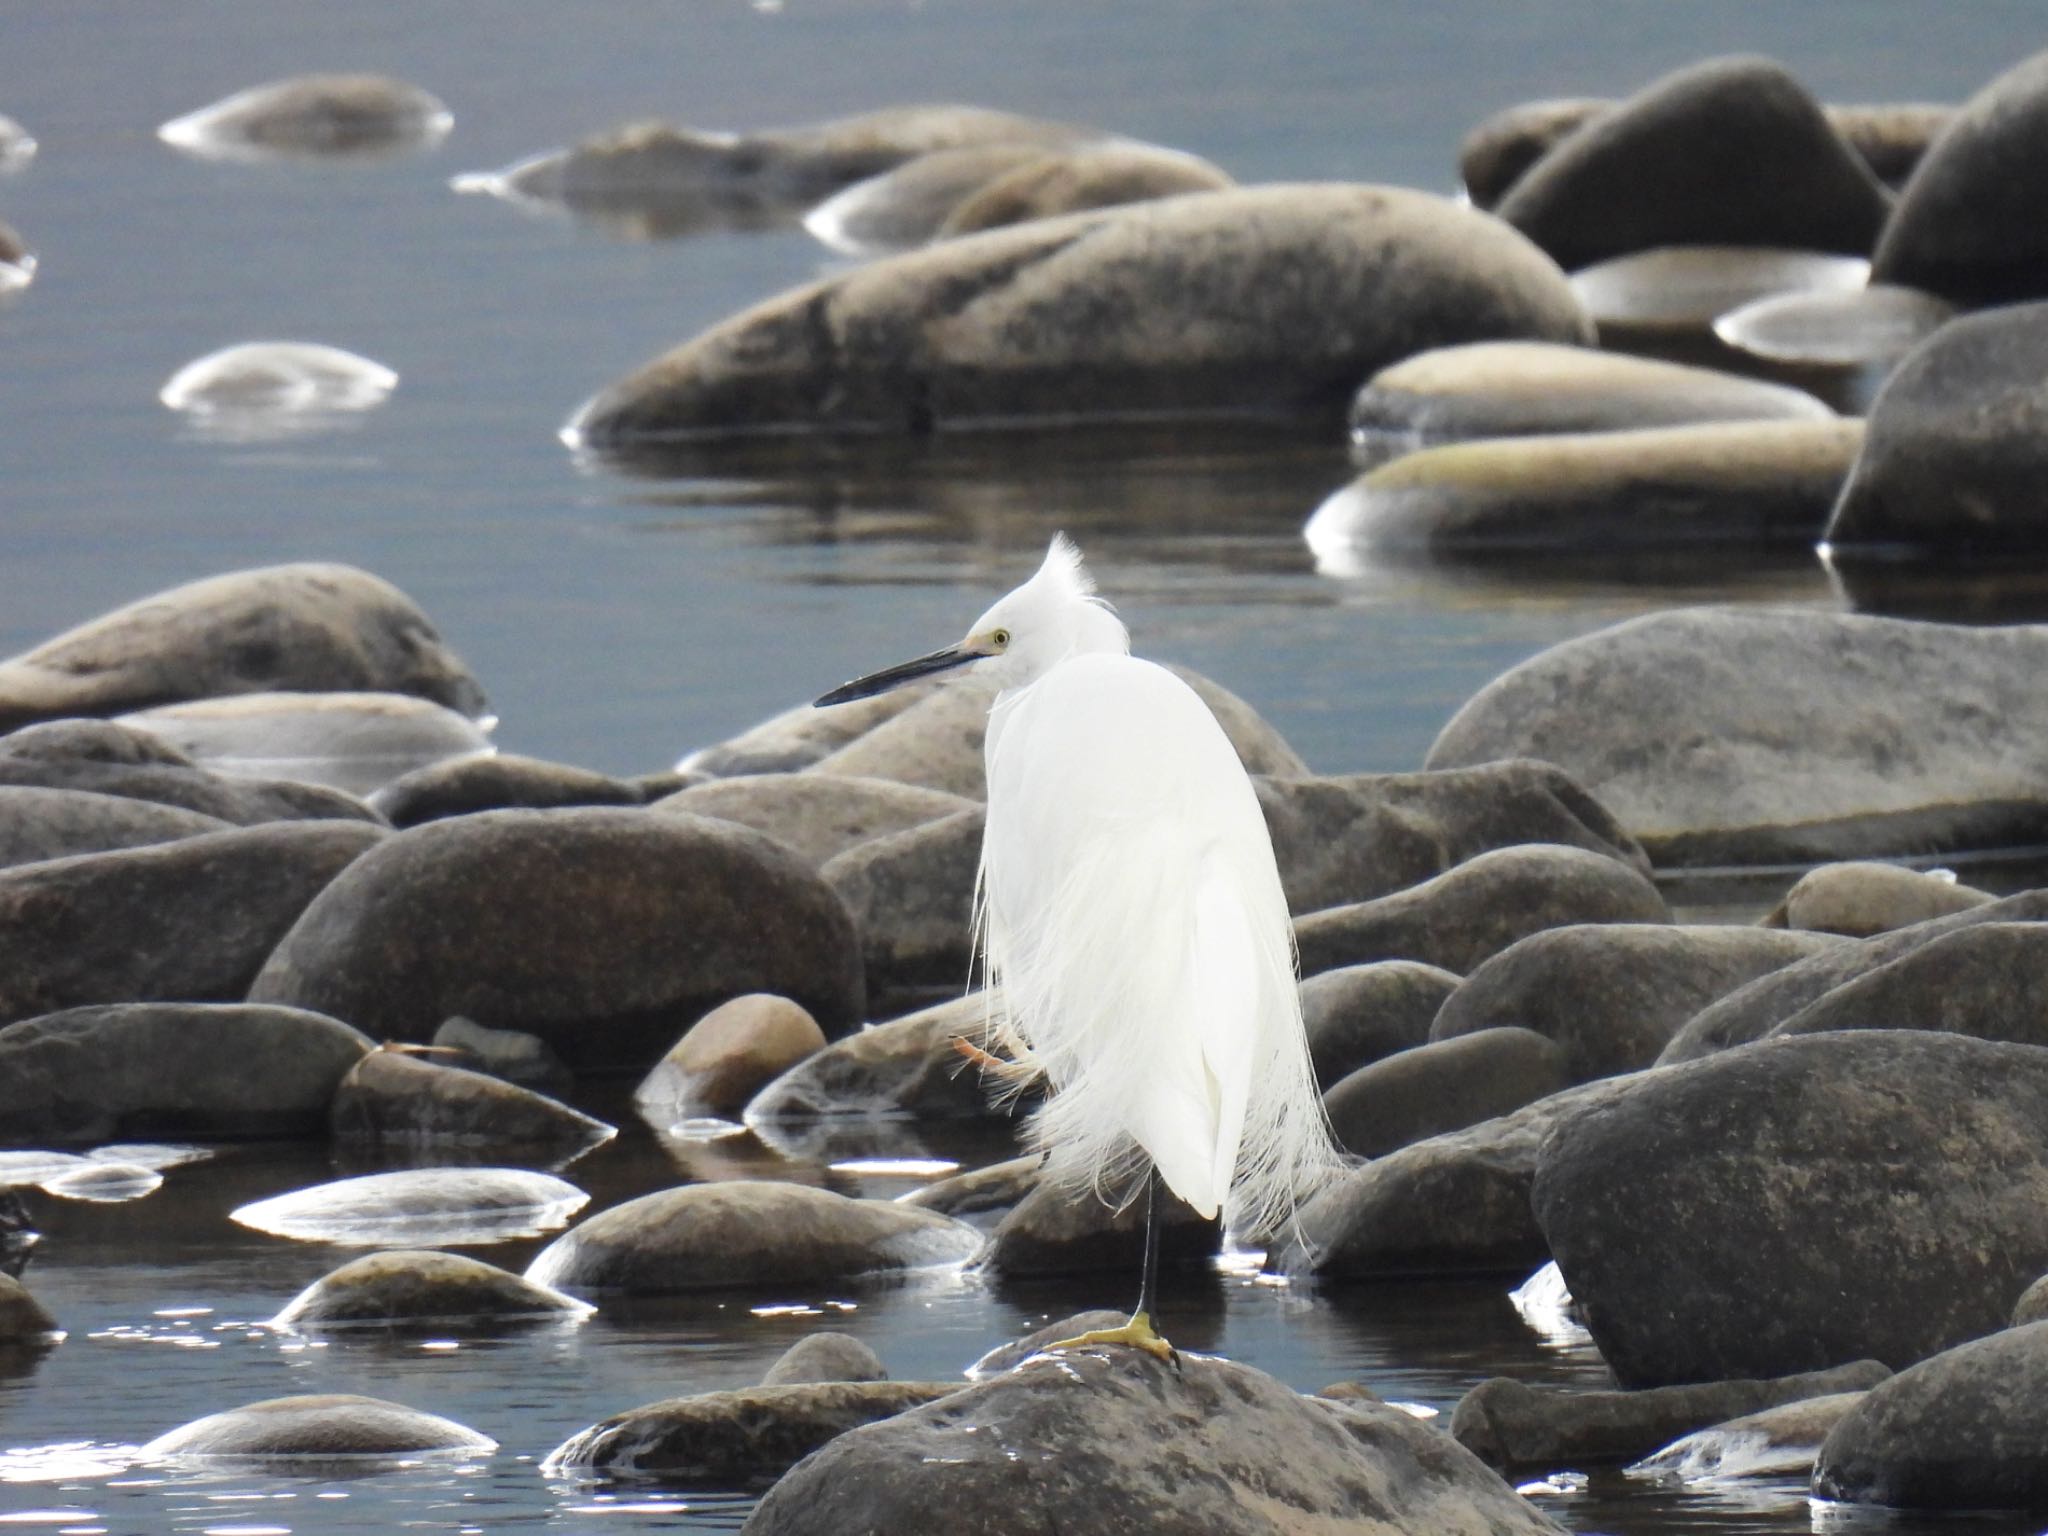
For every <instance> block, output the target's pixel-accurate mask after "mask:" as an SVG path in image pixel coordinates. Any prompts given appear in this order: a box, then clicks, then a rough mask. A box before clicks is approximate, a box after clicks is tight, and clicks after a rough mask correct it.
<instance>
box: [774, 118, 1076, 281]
mask: <svg viewBox="0 0 2048 1536" xmlns="http://www.w3.org/2000/svg"><path fill="white" fill-rule="evenodd" d="M1045 153H1046V151H1045V148H1044V147H1043V146H1042V145H1037V144H1028V143H1027V144H1015V143H1013V144H976V145H971V146H967V147H964V148H960V149H940V150H934V151H932V153H930V154H928V155H919V156H918V157H917V158H916V159H914V160H906V161H904V162H903V164H901V165H899V166H895V167H893V168H892V169H890V170H886V171H883V172H882V173H881V174H880V175H878V176H870V177H868V178H867V179H866V180H864V181H857V182H855V183H854V184H853V185H852V186H850V187H848V188H846V189H845V190H844V191H842V192H837V193H834V194H833V195H832V196H831V197H829V198H827V199H826V200H825V201H824V202H822V203H820V204H818V206H817V207H815V208H813V209H812V210H811V211H810V212H809V213H807V214H805V215H804V228H805V229H808V230H809V231H810V232H811V233H812V234H813V235H815V236H816V237H817V238H818V239H820V240H822V241H823V242H824V243H825V244H826V245H829V246H830V247H832V249H833V250H835V251H843V252H845V253H846V254H848V255H850V256H876V255H881V254H884V253H886V252H891V251H907V250H910V249H911V248H912V247H914V246H919V245H923V244H924V243H925V242H926V241H927V240H930V239H932V238H933V237H935V236H936V235H937V234H938V233H939V230H940V229H941V228H942V227H943V226H944V225H945V223H946V218H947V215H949V214H951V213H952V212H953V210H954V209H955V208H957V207H959V206H960V204H961V202H962V201H963V200H965V199H967V198H969V197H971V196H973V194H974V193H976V192H978V191H979V190H980V189H981V188H982V187H984V186H986V185H988V184H989V183H990V182H991V181H994V180H996V179H998V178H999V177H1001V176H1002V175H1003V174H1004V173H1006V172H1008V171H1014V170H1016V169H1017V168H1018V167H1019V166H1025V165H1031V164H1035V163H1036V162H1038V161H1039V160H1042V159H1044V158H1045Z"/></svg>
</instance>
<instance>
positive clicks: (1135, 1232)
mask: <svg viewBox="0 0 2048 1536" xmlns="http://www.w3.org/2000/svg"><path fill="white" fill-rule="evenodd" d="M1160 1221H1161V1227H1160V1247H1159V1262H1160V1265H1161V1267H1162V1268H1166V1269H1174V1268H1182V1269H1186V1268H1195V1269H1201V1268H1206V1267H1207V1266H1209V1265H1210V1264H1211V1263H1212V1262H1213V1261H1214V1259H1215V1257H1216V1254H1217V1251H1218V1250H1219V1249H1220V1248H1221V1247H1222V1245H1223V1228H1222V1225H1221V1223H1219V1222H1218V1221H1217V1220H1215V1218H1213V1217H1211V1218H1206V1219H1205V1218H1204V1217H1201V1216H1199V1215H1197V1214H1196V1213H1195V1212H1194V1210H1193V1209H1191V1208H1190V1207H1189V1206H1188V1205H1187V1204H1186V1203H1185V1202H1184V1201H1182V1200H1180V1199H1179V1198H1178V1197H1176V1196H1174V1195H1172V1194H1167V1195H1166V1196H1165V1204H1164V1206H1163V1207H1162V1209H1161V1212H1160ZM1144 1257H1145V1198H1144V1195H1143V1194H1142V1193H1139V1194H1138V1195H1137V1197H1136V1198H1134V1199H1132V1200H1130V1201H1129V1202H1128V1203H1127V1204H1125V1205H1124V1206H1123V1207H1122V1208H1121V1209H1117V1208H1113V1207H1111V1206H1110V1205H1108V1204H1107V1203H1105V1202H1104V1201H1103V1200H1102V1198H1101V1197H1100V1196H1098V1195H1097V1194H1096V1193H1095V1191H1094V1190H1092V1189H1065V1188H1062V1187H1061V1186H1059V1185H1056V1184H1047V1183H1039V1184H1036V1185H1034V1186H1033V1188H1032V1190H1031V1192H1030V1193H1029V1194H1027V1195H1026V1196H1025V1197H1024V1198H1023V1199H1022V1200H1020V1201H1018V1202H1017V1204H1016V1205H1015V1206H1013V1207H1012V1208H1011V1209H1010V1210H1009V1211H1008V1212H1007V1213H1005V1215H1004V1216H1003V1219H1002V1220H1001V1221H1000V1222H998V1223H997V1224H996V1229H995V1233H994V1235H993V1237H991V1238H990V1240H989V1246H988V1252H987V1254H986V1255H985V1256H984V1259H983V1263H984V1265H985V1266H986V1267H987V1268H988V1269H990V1270H992V1271H993V1272H995V1273H996V1274H998V1275H1003V1276H1007V1277H1009V1278H1011V1279H1021V1278H1024V1277H1026V1276H1042V1275H1099V1274H1115V1275H1125V1274H1128V1275H1135V1274H1137V1273H1138V1271H1139V1269H1140V1267H1141V1265H1142V1263H1143V1261H1144Z"/></svg>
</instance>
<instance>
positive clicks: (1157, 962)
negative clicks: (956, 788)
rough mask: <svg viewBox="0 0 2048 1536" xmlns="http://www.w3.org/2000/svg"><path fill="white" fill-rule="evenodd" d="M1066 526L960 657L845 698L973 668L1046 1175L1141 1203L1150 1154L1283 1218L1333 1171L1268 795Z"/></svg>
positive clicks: (1001, 991) (1238, 1220) (1021, 1049)
mask: <svg viewBox="0 0 2048 1536" xmlns="http://www.w3.org/2000/svg"><path fill="white" fill-rule="evenodd" d="M1129 652H1130V646H1129V638H1128V636H1127V634H1126V632H1125V630H1124V627H1123V625H1122V624H1121V623H1120V622H1119V621H1118V620H1117V618H1116V615H1115V614H1114V613H1112V612H1111V611H1110V609H1109V608H1108V606H1107V605H1106V604H1104V603H1103V602H1102V601H1101V600H1100V599H1098V598H1097V597H1096V596H1095V595H1094V587H1093V584H1092V583H1091V582H1090V580H1089V578H1088V575H1087V572H1086V571H1085V570H1084V569H1083V567H1082V565H1081V558H1080V554H1079V552H1078V551H1077V550H1076V549H1075V548H1074V546H1073V545H1072V544H1071V543H1070V542H1068V541H1067V539H1066V538H1065V537H1064V536H1061V537H1060V538H1057V539H1055V540H1054V541H1053V545H1052V548H1051V550H1050V551H1049V552H1048V554H1047V555H1046V559H1045V563H1044V565H1043V566H1041V567H1040V569H1039V571H1038V573H1037V574H1036V575H1034V576H1033V577H1032V578H1031V579H1030V580H1029V581H1027V582H1026V583H1025V584H1024V585H1023V586H1021V587H1019V588H1017V589H1016V590H1015V591H1014V592H1011V593H1010V594H1009V595H1008V596H1006V597H1004V598H1002V599H1001V600H1000V601H998V602H997V603H996V604H995V605H994V606H993V607H992V608H990V609H989V610H988V612H987V613H985V614H983V615H982V617H981V618H980V619H979V620H977V621H976V623H975V625H974V627H973V628H972V629H971V630H970V631H969V632H968V635H967V638H966V639H965V640H964V641H962V642H961V643H960V644H959V645H957V646H954V647H952V648H950V649H948V650H946V651H940V652H935V653H933V654H932V655H931V656H928V657H923V658H920V659H919V660H918V661H916V662H911V663H907V664H906V665H905V666H903V667H900V668H894V669H891V670H890V672H888V673H880V674H876V675H875V677H874V678H870V679H863V680H862V681H861V682H860V683H857V684H848V685H847V687H846V688H845V689H842V690H838V691H837V692H835V693H834V694H831V695H828V696H827V699H826V700H825V701H821V702H829V701H831V700H833V699H837V698H842V697H857V696H859V694H860V692H861V691H873V689H874V688H875V687H876V686H890V685H891V684H892V683H894V682H896V681H902V680H904V679H906V678H908V677H910V676H916V675H921V674H923V673H927V672H933V671H938V670H941V669H943V668H945V667H948V666H957V665H964V664H966V663H968V662H972V663H973V664H974V665H975V667H976V670H977V671H981V672H984V673H989V674H993V676H994V677H995V679H996V681H997V682H998V685H999V687H1000V692H999V693H998V695H997V697H996V701H995V704H994V707H993V708H992V709H991V711H990V714H989V724H988V742H987V749H986V751H987V763H988V823H987V830H986V832H985V834H984V836H983V841H982V855H981V873H980V882H979V888H978V897H977V914H976V916H977V926H978V928H979V935H980V943H981V949H982V954H983V957H984V960H985V963H986V968H987V975H988V981H989V997H990V1005H991V1011H992V1024H993V1026H994V1035H995V1039H996V1041H997V1043H999V1044H1000V1045H1002V1046H1004V1047H1006V1048H1007V1051H1008V1054H1009V1055H1010V1056H1011V1057H1013V1058H1014V1059H1016V1060H1017V1061H1018V1063H1019V1065H1020V1067H1021V1068H1022V1069H1023V1070H1026V1071H1037V1072H1041V1073H1043V1075H1044V1076H1045V1078H1046V1079H1047V1081H1048V1083H1049V1085H1050V1087H1051V1089H1052V1093H1051V1095H1050V1097H1049V1099H1048V1101H1047V1102H1046V1104H1045V1105H1044V1107H1043V1108H1041V1109H1040V1110H1039V1111H1038V1113H1037V1114H1036V1116H1035V1117H1034V1119H1033V1121H1032V1129H1031V1135H1032V1139H1033V1141H1034V1143H1035V1144H1036V1145H1037V1146H1038V1147H1040V1148H1041V1149H1042V1150H1043V1151H1044V1153H1045V1156H1046V1164H1045V1168H1046V1174H1047V1176H1048V1177H1050V1178H1052V1179H1055V1180H1057V1181H1059V1182H1061V1183H1063V1184H1066V1185H1069V1186H1074V1187H1093V1188H1094V1189H1096V1190H1097V1191H1098V1192H1099V1193H1102V1194H1103V1195H1104V1196H1105V1198H1109V1199H1111V1200H1120V1199H1123V1198H1128V1196H1129V1195H1130V1194H1132V1193H1133V1192H1134V1191H1135V1189H1136V1187H1137V1185H1136V1181H1135V1180H1133V1179H1132V1178H1131V1177H1130V1175H1132V1174H1135V1173H1137V1172H1139V1171H1141V1170H1142V1169H1143V1167H1144V1164H1145V1162H1146V1160H1148V1159H1149V1160H1150V1162H1151V1163H1152V1165H1153V1166H1155V1167H1156V1168H1157V1169H1158V1171H1159V1173H1160V1176H1161V1177H1162V1178H1163V1179H1164V1181H1165V1183H1166V1185H1167V1187H1168V1188H1169V1189H1171V1190H1172V1191H1173V1192H1174V1193H1175V1194H1176V1195H1178V1196H1180V1198H1181V1199H1183V1200H1185V1201H1186V1202H1187V1203H1188V1204H1189V1205H1191V1206H1193V1207H1194V1208H1195V1209H1196V1210H1197V1211H1199V1212H1201V1213H1202V1214H1203V1215H1214V1214H1216V1213H1217V1212H1218V1211H1219V1210H1221V1211H1222V1212H1223V1213H1224V1214H1225V1216H1226V1219H1227V1220H1228V1221H1229V1223H1230V1224H1231V1226H1232V1227H1233V1228H1234V1229H1235V1230H1239V1231H1242V1232H1246V1233H1250V1234H1255V1235H1258V1234H1264V1233H1267V1232H1270V1231H1271V1230H1273V1229H1274V1227H1275V1226H1276V1225H1278V1224H1279V1223H1280V1222H1282V1221H1284V1220H1285V1218H1286V1217H1287V1216H1288V1215H1289V1214H1290V1213H1291V1212H1292V1210H1293V1208H1294V1206H1295V1204H1296V1203H1297V1201H1299V1200H1300V1199H1301V1198H1303V1197H1304V1196H1305V1195H1306V1194H1307V1193H1308V1191H1309V1190H1310V1189H1311V1188H1313V1187H1314V1185H1315V1184H1316V1183H1317V1181H1318V1180H1320V1179H1321V1178H1322V1177H1324V1176H1326V1175H1327V1174H1328V1173H1329V1172H1330V1170H1331V1169H1333V1168H1334V1167H1335V1166H1336V1163H1337V1153H1336V1152H1335V1150H1334V1148H1333V1147H1332V1146H1331V1143H1330V1138H1329V1129H1328V1122H1327V1121H1326V1119H1325V1117H1324V1115H1323V1109H1322V1101H1321V1100H1320V1098H1319V1097H1318V1096H1317V1093H1316V1086H1315V1078H1314V1074H1313V1072H1312V1070H1311V1068H1310V1065H1309V1058H1308V1048H1307V1043H1306V1040H1305V1038H1304V1034H1303V1029H1302V1021H1301V1004H1300V994H1299V992H1298V990H1297V987H1296V982H1295V972H1294V951H1293V938H1292V929H1291V927H1290V923H1289V917H1288V911H1287V902H1286V898H1285V895H1284V894H1283V892H1282V890H1281V885H1280V875H1279V871H1278V869H1277V868H1276V866H1275V864H1274V861H1273V849H1272V842H1271V839H1270V837H1269V835H1268V833H1267V830H1266V822H1265V818H1264V816H1263V815H1262V814H1261V812H1260V809H1259V803H1258V797H1257V795H1256V794H1255V793H1254V791H1253V789H1252V785H1251V781H1250V779H1249V778H1247V777H1246V775H1245V771H1244V768H1243V766H1242V765H1241V764H1240V763H1239V761H1238V758H1237V753H1236V751H1235V749H1234V748H1233V747H1232V746H1231V744H1230V741H1229V738H1228V737H1226V736H1225V735H1224V733H1223V729H1222V727H1221V726H1219V725H1218V724H1217V723H1216V718H1215V716H1214V715H1212V714H1211V713H1210V711H1209V708H1208V706H1207V705H1205V704H1204V703H1203V702H1202V700H1201V698H1200V696H1199V695H1197V694H1196V693H1195V691H1194V690H1193V689H1192V688H1190V687H1189V686H1188V685H1187V684H1186V683H1184V682H1182V681H1181V680H1180V679H1179V678H1178V677H1176V676H1175V675H1174V674H1173V673H1172V672H1169V671H1168V670H1167V669H1166V668H1164V667H1161V666H1158V665H1156V664H1154V663H1152V662H1149V661H1142V660H1139V659H1137V658H1135V657H1133V656H1132V655H1130V653H1129Z"/></svg>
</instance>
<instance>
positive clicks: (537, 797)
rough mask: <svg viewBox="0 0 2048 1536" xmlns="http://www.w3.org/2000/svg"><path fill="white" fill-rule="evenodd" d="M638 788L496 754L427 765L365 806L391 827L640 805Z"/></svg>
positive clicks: (579, 771) (561, 765)
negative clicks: (494, 814) (495, 814)
mask: <svg viewBox="0 0 2048 1536" xmlns="http://www.w3.org/2000/svg"><path fill="white" fill-rule="evenodd" d="M645 799H646V795H645V793H644V792H643V791H642V790H641V788H640V787H639V786H638V785H637V784H633V783H631V782H629V781H627V780H625V779H615V778H612V777H611V776H610V775H609V774H603V773H593V772H591V771H590V770H589V769H587V768H575V767H571V766H570V765H569V764H567V763H550V762H544V761H542V760H541V759H540V758H535V757H519V756H517V755H513V754H505V753H495V754H493V755H491V756H489V757H463V758H456V759H453V760H448V761H442V762H436V763H429V764H428V765H427V766H426V767H424V768H415V769H413V770H412V771H411V772H410V773H406V774H402V775H400V776H399V777H398V778H396V779H393V780H392V781H391V782H390V783H388V784H386V785H384V786H383V787H382V788H381V789H379V790H377V791H376V793H374V794H373V795H371V796H370V804H372V805H373V806H375V807H376V808H377V810H378V811H380V812H382V813H383V815H384V816H385V817H386V818H387V819H388V820H389V821H390V822H391V824H392V825H393V826H395V827H413V826H418V825H419V824H420V823H421V822H423V821H439V820H440V819H441V818H442V817H444V816H467V815H469V814H470V813H471V812H474V811H501V810H506V809H509V808H511V807H514V806H518V807H524V808H525V809H527V810H536V811H537V810H549V809H553V808H555V807H558V806H565V805H639V804H641V803H642V802H643V801H644V800H645Z"/></svg>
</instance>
